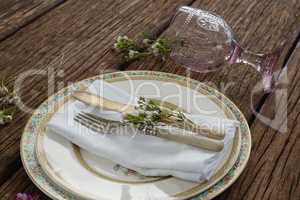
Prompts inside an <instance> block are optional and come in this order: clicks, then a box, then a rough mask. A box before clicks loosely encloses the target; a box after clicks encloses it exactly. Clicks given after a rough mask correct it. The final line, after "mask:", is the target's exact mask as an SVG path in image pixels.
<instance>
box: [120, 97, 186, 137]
mask: <svg viewBox="0 0 300 200" xmlns="http://www.w3.org/2000/svg"><path fill="white" fill-rule="evenodd" d="M136 110H137V114H128V115H127V116H126V119H125V120H126V122H127V123H132V124H134V125H136V126H137V127H138V129H139V130H141V131H144V132H146V133H148V134H154V133H155V132H154V127H155V126H156V125H165V124H166V123H170V122H171V123H176V122H183V120H184V115H183V113H182V112H181V111H176V110H170V109H168V108H165V107H162V106H160V104H159V102H157V101H155V100H152V99H145V98H144V97H140V98H139V100H138V105H137V106H136Z"/></svg>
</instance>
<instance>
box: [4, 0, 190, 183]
mask: <svg viewBox="0 0 300 200" xmlns="http://www.w3.org/2000/svg"><path fill="white" fill-rule="evenodd" d="M190 2H191V1H190V0H183V1H182V0H177V1H174V0H167V1H166V0H164V1H148V0H130V1H129V0H128V1H123V0H118V1H106V0H105V1H104V0H103V1H99V0H85V1H83V0H82V1H75V0H73V1H71V0H70V1H67V2H66V3H64V4H62V5H61V6H59V7H57V8H56V9H54V10H52V11H51V12H48V13H47V14H45V15H43V16H41V17H40V18H39V19H38V20H36V21H34V22H33V23H31V24H29V25H28V26H26V27H24V28H23V29H22V30H20V31H18V32H17V33H16V34H14V35H13V36H11V37H9V38H7V39H6V40H4V41H2V42H1V43H0V57H1V59H0V75H1V76H2V77H3V78H4V79H5V80H6V82H7V83H8V84H9V85H10V87H11V88H12V87H13V86H14V85H15V84H16V80H17V79H18V78H20V77H22V76H23V77H24V76H26V75H28V74H32V75H30V76H28V77H27V78H26V79H25V81H24V82H22V83H21V84H20V85H19V86H17V88H18V89H19V92H18V93H19V95H20V96H21V99H22V101H23V102H24V104H25V105H26V106H27V107H30V108H33V109H34V108H36V107H37V106H38V105H40V103H41V102H43V101H44V100H45V99H46V98H47V97H48V96H49V95H52V94H53V93H54V92H56V91H57V90H59V89H60V88H62V87H64V86H66V85H67V84H70V83H72V82H74V81H78V80H81V79H83V78H87V77H90V76H95V75H98V74H101V73H103V72H107V70H108V69H107V68H110V67H109V66H108V65H109V63H110V64H111V63H112V60H113V58H114V54H111V47H112V45H113V43H114V41H115V39H116V37H117V36H118V35H120V34H128V35H133V34H136V33H139V32H142V31H143V30H145V28H146V27H147V26H148V25H150V24H152V23H155V24H156V25H158V26H162V27H164V26H165V23H166V22H167V21H169V19H170V18H171V16H172V15H171V13H173V12H174V10H176V7H177V6H178V5H183V4H189V3H190ZM29 116H30V114H28V113H23V112H19V113H17V117H16V118H15V119H14V122H13V123H11V124H9V125H7V126H4V127H1V130H0V155H1V156H0V163H1V165H0V177H1V178H0V185H1V183H3V182H4V181H5V180H7V179H8V178H9V177H10V176H11V175H12V174H13V173H14V171H15V170H16V169H17V168H19V167H20V166H21V163H20V158H19V142H20V136H21V134H22V131H23V128H24V126H25V124H26V122H27V120H28V118H29ZM16 187H18V186H17V185H16Z"/></svg>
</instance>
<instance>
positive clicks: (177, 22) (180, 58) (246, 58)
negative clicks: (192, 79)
mask: <svg viewBox="0 0 300 200" xmlns="http://www.w3.org/2000/svg"><path fill="white" fill-rule="evenodd" d="M171 33H172V34H170V36H169V37H171V40H173V39H174V40H175V41H177V42H175V45H174V46H173V48H172V52H171V55H170V56H171V58H172V59H173V60H174V61H175V62H177V63H179V64H181V65H183V66H184V67H186V68H189V69H191V70H192V71H198V72H208V71H213V70H216V69H219V68H220V67H221V66H224V65H222V64H224V63H226V62H227V63H229V64H234V63H245V64H248V65H250V66H252V67H254V68H255V69H256V70H257V71H258V72H259V73H261V75H262V78H263V79H262V82H263V86H264V90H265V91H266V92H269V91H271V88H272V85H273V72H274V66H275V65H276V62H277V60H278V58H279V54H280V52H281V50H279V49H278V50H277V51H275V52H274V53H270V54H255V53H252V52H250V51H247V50H244V49H243V48H241V47H240V46H239V45H238V43H237V42H236V41H235V39H234V35H233V32H232V30H231V28H230V27H229V26H228V24H227V23H226V22H225V21H224V20H223V19H222V17H220V16H218V15H216V14H214V13H211V12H208V11H204V10H201V9H196V8H192V7H188V6H183V7H180V8H179V9H178V11H177V13H176V14H175V16H174V18H173V20H172V26H171Z"/></svg>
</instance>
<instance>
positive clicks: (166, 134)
mask: <svg viewBox="0 0 300 200" xmlns="http://www.w3.org/2000/svg"><path fill="white" fill-rule="evenodd" d="M184 132H185V131H184V130H181V129H177V130H172V132H171V131H169V130H168V129H157V131H156V134H155V136H157V137H160V138H163V139H167V140H172V141H174V142H178V143H182V144H187V145H192V146H194V147H197V148H201V149H206V150H209V151H215V152H219V151H221V150H222V149H223V148H224V142H223V141H221V140H215V139H211V138H208V137H203V136H199V135H193V134H188V133H187V134H184Z"/></svg>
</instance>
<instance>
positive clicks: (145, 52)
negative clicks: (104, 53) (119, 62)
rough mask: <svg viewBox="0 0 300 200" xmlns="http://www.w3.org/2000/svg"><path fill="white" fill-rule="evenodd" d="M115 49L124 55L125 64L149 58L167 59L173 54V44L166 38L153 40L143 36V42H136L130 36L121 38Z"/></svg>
mask: <svg viewBox="0 0 300 200" xmlns="http://www.w3.org/2000/svg"><path fill="white" fill-rule="evenodd" d="M114 49H115V50H116V51H118V52H120V53H121V54H122V58H123V62H125V63H128V62H131V61H135V60H139V59H142V58H145V57H148V56H155V57H159V58H161V59H163V60H164V59H165V58H166V57H167V56H168V55H169V54H170V52H171V42H170V41H169V40H168V39H166V38H159V39H152V38H151V37H150V36H149V35H148V34H145V33H144V34H142V40H141V41H140V42H139V41H134V40H133V39H131V38H129V37H128V36H119V37H118V38H117V41H116V43H115V44H114Z"/></svg>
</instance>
